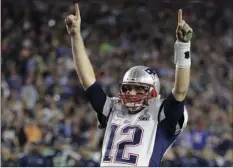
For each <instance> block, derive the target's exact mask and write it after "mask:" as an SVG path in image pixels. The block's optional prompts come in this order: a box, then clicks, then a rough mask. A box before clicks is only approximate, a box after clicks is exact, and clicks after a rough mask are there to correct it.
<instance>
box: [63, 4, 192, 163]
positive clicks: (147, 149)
mask: <svg viewBox="0 0 233 168" xmlns="http://www.w3.org/2000/svg"><path fill="white" fill-rule="evenodd" d="M65 23H66V28H67V31H68V33H69V35H70V37H71V45H72V52H73V58H74V62H75V66H76V70H77V73H78V76H79V80H80V81H81V83H82V85H83V87H84V89H85V92H86V95H87V97H88V99H89V101H90V103H91V104H92V106H93V108H94V110H95V111H96V113H97V117H98V121H99V123H100V126H101V128H105V129H106V130H105V137H104V141H103V146H102V159H101V166H130V165H131V166H159V165H160V163H161V160H162V158H163V156H164V154H165V152H166V150H167V149H168V148H169V147H170V146H171V145H172V144H173V142H174V141H175V140H176V138H177V136H178V135H179V134H180V132H181V131H182V130H183V129H184V127H185V126H186V124H187V120H188V115H187V111H186V109H185V106H184V99H185V96H186V93H187V91H188V86H189V80H190V66H191V57H190V40H191V37H192V32H193V31H192V29H191V28H190V27H189V25H188V24H187V23H185V21H184V20H182V11H181V10H179V11H178V25H177V29H176V38H177V41H176V42H175V46H174V50H175V53H174V55H175V59H174V60H175V61H174V62H175V64H176V70H175V83H174V87H173V89H172V90H171V93H170V94H169V95H168V97H167V98H166V99H160V83H159V79H158V76H157V74H156V72H154V71H153V70H152V69H151V68H149V67H146V66H135V67H132V68H131V69H129V70H128V71H127V72H126V73H125V75H124V77H123V81H122V83H121V85H120V93H119V98H116V97H113V98H110V97H108V96H107V95H106V94H105V92H104V91H103V90H102V88H101V86H100V84H98V82H96V78H95V73H94V71H93V68H92V65H91V63H90V61H89V59H88V56H87V54H86V52H85V47H84V44H83V40H82V38H81V32H80V23H81V17H80V13H79V7H78V4H75V15H69V16H68V17H67V18H66V20H65Z"/></svg>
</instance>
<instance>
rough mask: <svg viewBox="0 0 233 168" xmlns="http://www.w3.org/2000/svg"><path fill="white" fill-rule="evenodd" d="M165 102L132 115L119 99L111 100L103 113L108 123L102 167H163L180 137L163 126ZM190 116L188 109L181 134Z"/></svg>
mask: <svg viewBox="0 0 233 168" xmlns="http://www.w3.org/2000/svg"><path fill="white" fill-rule="evenodd" d="M162 102H163V100H155V101H154V102H153V103H152V104H151V105H150V106H149V107H148V108H146V109H143V110H142V111H141V112H139V113H137V114H129V113H128V110H127V109H126V108H125V107H123V106H122V105H121V103H120V102H119V99H118V98H109V97H107V100H106V102H105V105H104V109H103V114H104V115H105V116H108V123H107V127H106V131H105V137H104V141H103V146H102V158H101V166H159V165H160V162H161V160H162V158H163V155H164V154H165V152H166V150H167V149H168V148H169V147H170V146H171V145H172V143H173V142H174V141H175V139H176V137H177V135H167V134H166V133H165V131H164V130H163V128H162V127H161V126H160V125H159V123H160V122H159V121H158V118H159V120H160V121H162V120H163V119H164V118H165V115H164V112H163V108H162V109H161V112H159V111H160V110H159V109H160V106H161V104H162ZM187 120H188V115H187V111H186V109H185V110H184V122H183V124H182V126H181V127H180V126H179V124H177V127H176V129H177V132H180V131H181V130H182V129H183V128H184V127H185V126H186V123H187Z"/></svg>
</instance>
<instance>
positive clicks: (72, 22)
mask: <svg viewBox="0 0 233 168" xmlns="http://www.w3.org/2000/svg"><path fill="white" fill-rule="evenodd" d="M65 22H66V28H67V31H68V33H69V34H70V37H71V46H72V53H73V58H74V63H75V68H76V71H77V73H78V77H79V80H80V82H81V84H82V85H83V87H84V89H85V90H86V89H87V88H89V87H90V86H91V85H92V84H94V83H95V81H96V78H95V73H94V70H93V67H92V65H91V62H90V60H89V58H88V56H87V53H86V50H85V46H84V44H83V40H82V37H81V31H80V24H81V17H80V12H79V7H78V4H75V15H69V16H68V17H67V18H66V20H65Z"/></svg>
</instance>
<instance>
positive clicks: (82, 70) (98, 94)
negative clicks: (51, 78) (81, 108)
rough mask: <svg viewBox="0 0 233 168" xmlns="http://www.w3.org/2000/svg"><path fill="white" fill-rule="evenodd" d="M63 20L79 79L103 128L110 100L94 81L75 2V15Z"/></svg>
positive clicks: (106, 119) (110, 104) (110, 103)
mask: <svg viewBox="0 0 233 168" xmlns="http://www.w3.org/2000/svg"><path fill="white" fill-rule="evenodd" d="M65 22H66V28H67V31H68V33H69V35H70V37H71V47H72V53H73V59H74V63H75V68H76V71H77V74H78V77H79V80H80V82H81V84H82V86H83V88H84V89H85V91H86V97H87V99H88V100H89V102H90V103H91V105H92V107H93V109H94V110H95V111H96V113H97V117H98V120H99V123H100V126H101V127H102V128H105V127H106V124H107V121H108V116H109V114H110V111H111V107H112V100H111V99H110V98H109V97H107V95H106V94H105V92H104V91H103V89H102V88H101V86H100V84H98V83H97V82H96V78H95V73H94V70H93V67H92V65H91V62H90V60H89V58H88V56H87V53H86V50H85V46H84V44H83V40H82V37H81V32H80V24H81V17H80V13H79V7H78V4H75V15H69V16H68V17H67V18H66V20H65Z"/></svg>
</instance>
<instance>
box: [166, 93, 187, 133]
mask: <svg viewBox="0 0 233 168" xmlns="http://www.w3.org/2000/svg"><path fill="white" fill-rule="evenodd" d="M184 108H185V107H184V100H183V101H177V100H176V99H175V97H174V95H173V94H172V93H170V94H169V96H168V97H167V99H165V100H164V114H165V119H164V120H163V121H162V125H164V126H165V128H166V129H167V130H168V131H169V132H171V133H172V134H177V133H179V132H177V130H179V131H180V128H181V127H182V125H183V122H184ZM177 126H179V129H177Z"/></svg>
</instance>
